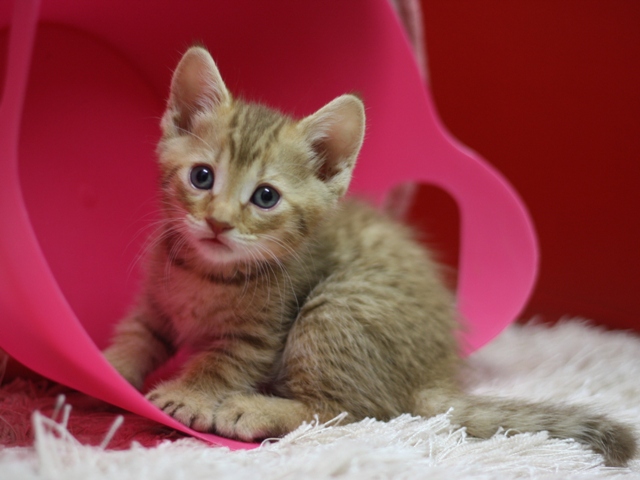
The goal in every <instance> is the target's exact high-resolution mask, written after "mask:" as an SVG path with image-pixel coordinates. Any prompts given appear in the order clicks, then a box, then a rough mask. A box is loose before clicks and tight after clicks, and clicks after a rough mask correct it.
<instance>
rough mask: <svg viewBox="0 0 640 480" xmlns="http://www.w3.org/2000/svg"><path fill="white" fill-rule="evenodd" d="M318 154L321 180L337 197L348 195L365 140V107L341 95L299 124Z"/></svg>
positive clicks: (357, 101) (354, 98) (355, 100)
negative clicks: (353, 172)
mask: <svg viewBox="0 0 640 480" xmlns="http://www.w3.org/2000/svg"><path fill="white" fill-rule="evenodd" d="M298 126H299V128H300V129H301V130H302V133H303V135H304V136H305V137H306V139H307V141H308V142H309V145H310V146H311V148H312V149H313V151H314V153H315V154H316V160H317V161H318V164H317V168H318V170H317V172H318V177H319V178H320V179H321V180H323V181H324V182H326V183H327V184H329V185H330V186H331V187H332V189H333V190H334V191H335V192H336V194H337V195H339V196H342V195H344V194H345V193H346V191H347V188H348V187H349V182H350V181H351V173H352V171H353V168H354V167H355V163H356V159H357V157H358V153H359V152H360V147H361V146H362V141H363V139H364V128H365V114H364V105H363V104H362V101H360V99H359V98H357V97H356V96H354V95H342V96H340V97H338V98H336V99H335V100H333V101H331V102H329V103H328V104H327V105H325V106H324V107H322V108H321V109H320V110H318V111H317V112H316V113H314V114H313V115H310V116H308V117H306V118H304V119H303V120H301V121H300V123H299V125H298Z"/></svg>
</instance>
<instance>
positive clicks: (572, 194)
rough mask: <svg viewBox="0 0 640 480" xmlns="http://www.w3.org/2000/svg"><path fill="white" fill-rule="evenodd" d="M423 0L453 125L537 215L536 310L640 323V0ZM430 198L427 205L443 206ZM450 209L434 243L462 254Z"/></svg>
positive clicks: (446, 116) (435, 80) (442, 109)
mask: <svg viewBox="0 0 640 480" xmlns="http://www.w3.org/2000/svg"><path fill="white" fill-rule="evenodd" d="M422 5H423V11H424V21H425V28H426V43H427V49H428V55H429V69H430V76H431V88H432V92H433V96H434V99H435V103H436V106H437V108H438V111H439V113H440V116H441V119H442V120H443V122H444V123H445V125H446V126H447V128H448V129H449V130H450V132H451V133H453V135H454V136H456V137H457V138H458V139H460V140H461V141H462V142H463V143H465V144H466V145H468V146H469V147H471V148H472V149H474V150H476V151H477V152H478V153H480V155H482V156H483V157H484V158H486V159H487V160H489V161H490V162H491V163H492V164H493V165H495V166H496V167H497V168H498V169H499V170H500V171H502V172H503V173H504V174H505V175H506V176H507V178H508V179H509V180H510V181H511V182H512V183H513V185H514V186H515V187H516V189H517V190H518V191H519V192H520V194H521V195H522V197H523V198H524V200H525V202H526V203H527V205H528V207H529V209H530V211H531V214H532V216H533V218H534V221H535V223H536V227H537V230H538V234H539V239H540V246H541V252H542V262H541V271H540V279H539V283H538V285H537V288H536V290H535V292H534V294H533V297H532V299H531V301H530V304H529V306H528V308H527V309H526V311H525V312H524V314H523V317H525V318H528V317H531V316H532V315H534V314H541V315H542V318H544V319H547V320H555V319H557V318H559V317H560V316H564V315H573V316H584V317H587V318H590V319H593V320H596V321H598V322H599V323H603V324H606V325H608V326H611V327H615V328H635V329H637V330H640V318H639V317H638V316H637V314H638V313H640V292H638V287H640V282H639V280H638V279H639V272H640V221H639V217H640V212H639V210H640V209H639V207H640V194H639V192H638V190H639V184H640V165H639V163H640V2H638V1H637V0H510V1H504V0H422ZM421 195H422V200H421V202H422V203H420V201H419V203H418V205H417V206H416V208H429V209H430V210H433V208H434V205H431V206H428V205H426V203H425V202H427V201H428V200H429V199H431V197H430V196H429V195H427V194H426V193H425V192H423V193H422V194H421ZM436 207H437V206H436ZM447 211H450V210H447ZM444 216H446V215H444ZM442 217H443V215H439V216H438V215H436V218H433V219H431V220H429V222H430V223H431V224H432V226H434V227H435V229H439V231H441V232H443V233H440V234H439V236H438V237H437V238H435V239H434V241H435V243H436V246H437V247H438V248H442V249H444V250H445V251H444V254H443V255H444V257H445V259H448V260H449V261H455V251H453V250H452V249H451V248H450V247H446V245H447V244H451V243H455V242H454V241H453V239H454V238H455V235H456V233H455V232H456V230H455V228H453V227H452V226H451V225H444V224H445V223H446V221H444V219H443V218H442ZM434 223H435V224H436V225H433V224H434ZM439 223H443V226H442V227H438V224H439ZM443 235H444V236H443ZM447 237H448V238H447Z"/></svg>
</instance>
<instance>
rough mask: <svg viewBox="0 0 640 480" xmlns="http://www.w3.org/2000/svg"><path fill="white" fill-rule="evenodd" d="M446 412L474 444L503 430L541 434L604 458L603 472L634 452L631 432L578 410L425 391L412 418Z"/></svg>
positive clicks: (634, 444) (630, 456)
mask: <svg viewBox="0 0 640 480" xmlns="http://www.w3.org/2000/svg"><path fill="white" fill-rule="evenodd" d="M450 408H453V410H452V411H451V423H453V424H456V425H460V426H463V427H466V429H467V432H468V433H469V434H470V435H472V436H474V437H478V438H490V437H491V436H492V435H493V434H494V433H496V431H497V430H498V429H499V428H500V427H502V428H504V429H505V430H506V431H507V432H508V433H514V434H515V433H523V432H542V431H546V432H548V433H549V436H551V437H554V438H572V439H574V440H576V441H577V442H580V443H582V444H585V445H587V446H589V447H590V448H591V449H593V450H594V451H595V452H597V453H600V454H602V455H603V456H604V460H605V464H606V465H607V466H625V465H627V462H628V461H629V460H630V459H631V458H632V457H633V456H634V455H635V454H636V452H637V442H636V438H635V436H634V434H633V432H632V430H631V428H629V427H627V426H626V425H623V424H621V423H618V422H615V421H613V420H611V419H609V418H608V417H606V416H605V415H599V414H594V413H592V412H590V411H589V410H588V409H586V408H584V407H580V406H571V405H565V406H556V405H551V404H546V403H528V402H521V401H518V400H505V399H498V398H490V397H479V396H472V395H466V394H464V393H459V392H452V391H449V390H445V389H435V388H434V389H427V390H423V391H422V392H420V393H419V394H418V396H417V401H416V408H415V411H414V413H415V414H417V415H423V416H428V417H430V416H433V415H437V414H440V413H445V412H447V411H449V409H450Z"/></svg>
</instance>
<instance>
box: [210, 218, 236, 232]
mask: <svg viewBox="0 0 640 480" xmlns="http://www.w3.org/2000/svg"><path fill="white" fill-rule="evenodd" d="M207 223H208V224H209V228H210V229H211V231H212V232H213V234H214V235H216V236H217V235H220V234H221V233H223V232H226V231H227V230H231V229H232V228H233V227H232V226H231V225H230V224H228V223H226V222H220V221H218V220H216V219H215V218H207Z"/></svg>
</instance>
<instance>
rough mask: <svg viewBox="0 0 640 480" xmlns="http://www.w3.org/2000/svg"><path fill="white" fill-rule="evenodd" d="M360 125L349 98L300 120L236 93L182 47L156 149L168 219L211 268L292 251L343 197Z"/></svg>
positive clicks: (360, 113) (198, 52) (356, 103)
mask: <svg viewBox="0 0 640 480" xmlns="http://www.w3.org/2000/svg"><path fill="white" fill-rule="evenodd" d="M364 123H365V117H364V108H363V105H362V102H361V101H360V100H359V99H357V98H356V97H354V96H352V95H343V96H341V97H338V98H336V99H335V100H333V101H332V102H330V103H328V104H327V105H326V106H324V107H323V108H321V109H320V110H318V111H317V112H316V113H314V114H312V115H310V116H308V117H306V118H303V119H302V120H295V119H293V118H290V117H288V116H286V115H283V114H281V113H279V112H277V111H275V110H272V109H269V108H267V107H264V106H261V105H256V104H251V103H246V102H243V101H241V100H238V99H235V98H233V97H232V96H231V94H230V93H229V91H228V90H227V88H226V86H225V84H224V82H223V80H222V78H221V77H220V73H219V72H218V69H217V67H216V65H215V63H214V62H213V59H212V58H211V56H210V55H209V53H208V52H207V51H206V50H204V49H203V48H200V47H193V48H191V49H189V50H188V51H187V53H186V54H185V55H184V57H183V58H182V60H181V61H180V63H179V64H178V67H177V69H176V71H175V73H174V75H173V80H172V83H171V94H170V97H169V101H168V105H167V110H166V112H165V114H164V116H163V118H162V130H163V137H162V140H161V141H160V144H159V147H158V152H159V158H160V167H161V171H162V185H163V204H164V207H165V215H166V216H167V220H168V225H170V226H171V228H172V230H173V231H174V232H177V233H178V234H179V235H180V237H181V239H182V240H183V241H184V245H187V246H189V247H191V250H192V251H195V252H197V253H198V255H199V256H201V257H203V258H205V259H207V260H208V261H209V263H211V264H213V265H215V264H220V265H223V264H230V263H247V262H249V263H250V262H253V261H262V260H275V259H276V258H278V259H280V258H283V257H285V256H287V255H289V254H292V253H293V252H295V250H296V248H297V247H298V245H299V244H300V242H302V241H303V240H304V239H305V238H307V237H308V236H309V235H310V234H312V232H313V231H314V228H315V227H316V226H317V225H318V224H319V222H321V220H322V218H323V217H324V216H325V215H326V214H327V212H328V211H330V210H331V209H333V208H335V206H336V204H337V202H338V200H339V199H340V198H341V197H342V196H343V195H344V194H345V193H346V191H347V188H348V186H349V182H350V180H351V173H352V171H353V168H354V166H355V162H356V157H357V155H358V152H359V150H360V146H361V144H362V140H363V136H364Z"/></svg>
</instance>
